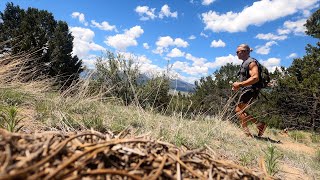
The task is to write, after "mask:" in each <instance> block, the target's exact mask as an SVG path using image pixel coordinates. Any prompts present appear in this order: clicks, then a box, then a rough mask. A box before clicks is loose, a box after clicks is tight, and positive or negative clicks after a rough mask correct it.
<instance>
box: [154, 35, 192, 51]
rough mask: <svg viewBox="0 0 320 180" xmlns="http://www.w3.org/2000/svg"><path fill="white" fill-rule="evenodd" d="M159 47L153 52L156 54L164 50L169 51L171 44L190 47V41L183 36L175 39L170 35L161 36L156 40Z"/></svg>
mask: <svg viewBox="0 0 320 180" xmlns="http://www.w3.org/2000/svg"><path fill="white" fill-rule="evenodd" d="M156 45H157V48H156V49H155V50H153V51H152V52H153V53H155V54H162V53H163V52H168V47H169V46H177V47H184V48H185V47H188V46H189V43H188V42H187V41H184V40H183V39H181V38H176V39H173V38H171V37H170V36H163V37H161V36H160V37H159V38H158V41H157V42H156Z"/></svg>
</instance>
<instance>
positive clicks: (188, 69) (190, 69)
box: [172, 61, 208, 75]
mask: <svg viewBox="0 0 320 180" xmlns="http://www.w3.org/2000/svg"><path fill="white" fill-rule="evenodd" d="M172 68H173V69H176V70H180V71H182V72H184V73H186V74H189V75H199V74H202V75H205V74H207V72H208V67H206V66H197V65H194V66H190V64H189V63H187V62H182V61H177V62H175V63H173V65H172Z"/></svg>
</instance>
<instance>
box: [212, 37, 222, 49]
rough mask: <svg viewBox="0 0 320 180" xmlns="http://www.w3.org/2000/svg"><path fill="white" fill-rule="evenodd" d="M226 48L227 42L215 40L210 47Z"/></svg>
mask: <svg viewBox="0 0 320 180" xmlns="http://www.w3.org/2000/svg"><path fill="white" fill-rule="evenodd" d="M225 46H226V43H225V42H223V41H222V40H221V39H219V40H218V41H216V40H213V41H212V42H211V45H210V47H215V48H216V47H225Z"/></svg>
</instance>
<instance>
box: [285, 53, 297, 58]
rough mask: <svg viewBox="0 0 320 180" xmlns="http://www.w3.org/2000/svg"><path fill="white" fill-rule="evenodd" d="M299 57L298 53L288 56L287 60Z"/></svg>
mask: <svg viewBox="0 0 320 180" xmlns="http://www.w3.org/2000/svg"><path fill="white" fill-rule="evenodd" d="M296 57H298V54H297V53H291V54H290V55H289V56H287V57H286V58H287V59H292V58H296Z"/></svg>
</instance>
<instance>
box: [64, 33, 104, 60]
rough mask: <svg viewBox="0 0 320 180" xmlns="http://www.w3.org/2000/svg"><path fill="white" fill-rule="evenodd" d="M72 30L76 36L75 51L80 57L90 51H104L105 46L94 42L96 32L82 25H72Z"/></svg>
mask: <svg viewBox="0 0 320 180" xmlns="http://www.w3.org/2000/svg"><path fill="white" fill-rule="evenodd" d="M70 31H71V33H72V35H73V36H74V40H73V52H72V54H74V55H77V56H78V57H79V58H80V59H82V58H85V57H86V56H87V55H88V52H89V51H104V50H105V48H104V47H102V46H100V45H98V44H96V43H94V42H93V38H94V36H95V34H94V32H93V31H92V30H90V29H86V28H81V27H71V28H70Z"/></svg>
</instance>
